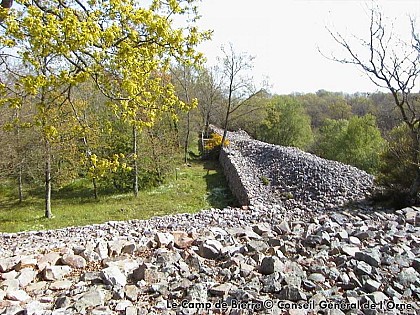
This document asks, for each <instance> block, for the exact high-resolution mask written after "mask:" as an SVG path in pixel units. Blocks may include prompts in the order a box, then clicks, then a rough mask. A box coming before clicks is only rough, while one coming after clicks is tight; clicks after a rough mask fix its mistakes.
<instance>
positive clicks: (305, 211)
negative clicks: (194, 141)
mask: <svg viewBox="0 0 420 315" xmlns="http://www.w3.org/2000/svg"><path fill="white" fill-rule="evenodd" d="M261 154H264V153H263V152H261ZM268 154H269V153H268ZM296 154H299V152H297V153H296ZM309 160H310V159H306V158H302V159H298V160H297V162H296V163H299V161H300V162H301V161H306V162H305V163H309V162H307V161H309ZM315 160H316V159H315ZM339 167H341V166H339ZM349 176H350V177H351V176H352V175H351V174H350V175H349ZM331 180H338V179H336V178H335V179H331ZM348 180H349V181H351V180H352V179H351V178H349V179H348ZM285 185H289V184H285ZM325 185H327V184H325ZM346 185H347V184H346ZM289 186H290V185H289ZM360 187H361V188H360V189H361V191H362V190H363V189H364V188H363V187H364V186H363V185H361V186H360ZM313 189H314V191H313V192H311V193H308V194H307V195H305V194H304V195H302V196H301V195H299V188H296V190H294V191H293V192H292V193H294V194H295V196H294V197H295V198H296V199H297V200H296V201H294V203H293V202H290V200H283V199H282V200H281V203H277V204H275V203H274V202H273V203H271V202H268V203H267V205H264V204H263V203H262V202H261V203H258V202H257V203H256V204H254V205H251V206H249V207H243V208H226V209H210V210H204V211H201V212H200V213H197V214H194V215H192V214H181V215H174V216H166V217H162V218H153V219H151V220H147V221H139V220H132V221H128V222H108V223H106V224H100V225H92V226H86V227H75V228H66V229H61V230H54V231H40V232H25V233H16V234H0V314H28V315H35V314H36V315H38V314H39V315H41V314H42V315H44V314H54V315H61V314H418V313H419V311H420V303H419V301H420V280H419V278H420V277H419V273H420V249H419V248H420V208H416V207H411V208H406V209H403V210H400V211H397V212H387V211H380V212H379V211H377V212H374V211H372V209H369V207H368V206H367V205H365V206H364V207H363V209H362V208H359V209H352V210H350V209H347V208H345V207H342V208H340V209H338V208H337V207H335V208H334V209H331V210H325V209H320V208H313V209H310V207H311V205H313V204H312V203H311V202H312V201H311V200H312V198H318V197H316V196H318V195H317V194H316V190H315V188H313ZM324 195H325V194H324V192H323V193H322V196H324ZM320 196H321V195H320ZM357 196H360V195H357ZM309 197H310V198H311V199H309ZM331 197H332V198H333V197H334V194H332V195H331ZM319 198H321V197H319ZM316 201H317V202H325V201H319V200H316ZM317 205H320V204H319V203H317ZM291 207H295V208H294V209H295V210H296V211H291V209H293V208H291ZM305 207H306V208H305ZM309 209H310V212H309Z"/></svg>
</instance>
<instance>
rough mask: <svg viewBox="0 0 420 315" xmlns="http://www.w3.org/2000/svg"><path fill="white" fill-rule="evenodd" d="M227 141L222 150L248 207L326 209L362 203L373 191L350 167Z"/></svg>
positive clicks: (243, 137)
mask: <svg viewBox="0 0 420 315" xmlns="http://www.w3.org/2000/svg"><path fill="white" fill-rule="evenodd" d="M212 128H213V130H214V131H215V132H218V133H221V132H222V131H221V130H220V129H218V128H216V127H212ZM228 138H229V140H230V142H231V144H230V145H229V146H228V147H227V148H225V149H224V150H225V152H227V154H228V159H229V160H230V162H231V163H233V164H234V165H235V168H236V170H238V173H239V177H240V179H241V182H242V185H243V186H244V187H243V189H244V190H245V191H246V192H247V195H248V197H249V199H250V200H249V203H250V204H253V205H257V204H261V205H267V204H272V205H278V204H283V205H284V206H285V207H286V208H287V209H293V208H294V207H296V206H303V207H304V208H310V209H326V208H328V209H331V208H336V207H337V206H341V205H344V204H346V203H348V202H350V201H352V202H355V201H359V200H363V199H364V198H365V197H366V195H368V194H369V193H370V191H371V190H372V188H373V176H372V175H369V174H367V173H366V172H364V171H361V170H359V169H357V168H355V167H352V166H349V165H346V164H343V163H339V162H336V161H330V160H325V159H322V158H320V157H318V156H316V155H313V154H310V153H306V152H304V151H302V150H299V149H297V148H293V147H282V146H277V145H272V144H268V143H264V142H261V141H257V140H254V139H252V138H251V137H250V136H249V135H248V134H247V133H246V132H244V131H241V132H229V133H228ZM227 176H228V177H229V174H227ZM235 185H236V183H235ZM231 188H232V191H235V190H237V187H231ZM239 199H240V198H239ZM240 201H241V200H240Z"/></svg>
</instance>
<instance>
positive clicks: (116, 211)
mask: <svg viewBox="0 0 420 315" xmlns="http://www.w3.org/2000/svg"><path fill="white" fill-rule="evenodd" d="M16 190H17V189H16V188H15V187H11V186H10V185H9V184H7V183H3V184H0V232H18V231H28V230H45V229H55V228H62V227H66V226H80V225H88V224H93V223H103V222H106V221H115V220H130V219H147V218H150V217H153V216H162V215H167V214H175V213H185V212H188V213H193V212H197V211H199V210H201V209H206V208H211V207H215V208H222V207H225V206H228V205H232V204H234V203H235V201H234V198H233V197H232V195H231V193H230V191H229V189H228V188H227V185H226V181H225V178H224V176H223V173H222V171H221V169H220V168H219V166H218V164H217V163H216V162H208V161H207V162H202V161H198V160H197V161H194V162H192V163H191V166H180V167H179V168H178V169H177V172H176V174H175V173H174V174H172V175H171V176H169V177H168V180H167V181H166V182H165V183H164V184H162V185H161V186H159V187H155V188H151V189H148V190H144V191H141V192H140V193H139V196H138V197H137V198H135V197H134V196H133V195H132V193H127V194H118V195H116V194H112V195H106V196H101V197H100V198H99V200H95V199H94V198H93V197H92V191H91V188H90V183H89V182H87V181H85V180H77V181H74V182H73V183H71V184H69V185H68V186H66V187H63V188H62V189H61V190H59V191H57V192H54V194H53V200H52V212H53V216H54V217H53V218H52V219H45V218H44V200H43V194H42V191H40V190H39V189H38V190H37V191H32V192H31V193H30V192H29V191H27V192H26V193H25V200H24V202H23V203H19V202H18V200H17V191H16Z"/></svg>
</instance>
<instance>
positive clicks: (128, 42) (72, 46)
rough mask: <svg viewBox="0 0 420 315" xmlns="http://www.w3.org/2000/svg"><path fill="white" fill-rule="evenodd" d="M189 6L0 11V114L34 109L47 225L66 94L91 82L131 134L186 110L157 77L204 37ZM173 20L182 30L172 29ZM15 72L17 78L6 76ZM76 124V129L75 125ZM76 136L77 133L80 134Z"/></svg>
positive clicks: (126, 1) (57, 0)
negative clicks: (9, 81)
mask: <svg viewBox="0 0 420 315" xmlns="http://www.w3.org/2000/svg"><path fill="white" fill-rule="evenodd" d="M194 2H196V1H195V0H168V1H160V0H153V1H152V2H151V4H150V6H148V7H144V6H142V5H141V4H140V3H139V2H138V1H135V0H73V1H63V0H45V1H41V0H21V1H16V4H18V5H14V7H13V8H12V9H10V10H8V12H7V14H6V15H5V13H4V10H2V12H1V14H2V17H4V20H3V22H2V28H1V29H0V67H2V68H3V69H2V70H5V71H7V72H10V73H12V75H13V76H14V77H15V78H16V80H15V84H14V85H13V86H8V85H6V84H4V83H3V82H4V81H3V78H1V77H0V92H1V93H2V94H3V97H2V99H1V101H0V106H2V105H6V106H7V105H8V106H15V107H21V106H23V105H24V103H23V102H22V101H21V100H22V99H25V98H30V99H31V100H32V102H34V103H35V104H36V113H35V114H34V116H33V117H34V118H33V122H32V125H33V126H34V127H35V128H36V129H37V130H38V131H39V132H40V137H41V138H42V140H43V143H44V149H45V150H44V151H45V216H46V217H48V218H49V217H51V215H52V214H51V158H52V155H53V152H52V147H53V143H55V142H59V141H61V135H60V133H61V126H62V124H63V122H64V121H66V122H67V121H69V118H68V115H70V114H71V113H72V114H73V118H74V119H73V120H72V123H77V117H78V108H77V106H75V103H74V102H72V91H74V90H75V89H77V87H78V86H79V85H80V84H82V83H84V82H86V81H88V80H92V81H93V82H94V83H95V87H96V89H98V90H99V91H100V92H101V93H102V94H103V95H105V96H106V97H107V98H108V99H109V100H110V104H111V105H112V106H113V108H114V110H115V112H116V113H117V114H118V116H119V117H120V118H121V119H125V120H127V121H130V122H131V123H132V124H133V125H135V126H136V127H137V128H142V127H145V126H151V125H153V124H154V122H155V121H157V120H158V119H159V117H160V116H161V114H162V113H165V112H173V113H175V108H182V109H186V110H188V108H189V104H185V103H183V102H180V101H179V100H178V98H177V96H176V94H175V89H174V87H173V86H172V85H171V84H163V83H162V74H165V73H167V72H168V67H169V64H170V62H171V61H173V60H174V59H175V60H177V61H178V62H181V63H186V64H192V63H198V62H200V61H201V59H202V55H201V54H200V53H198V52H197V51H196V49H195V47H196V46H197V44H199V43H200V42H201V41H203V40H205V39H207V38H208V37H209V33H208V32H201V31H199V30H198V28H197V27H196V23H195V22H196V21H197V19H198V14H197V8H196V6H195V4H194ZM176 16H185V17H187V18H188V21H187V22H188V23H186V25H185V26H182V27H175V26H174V22H173V21H174V19H175V17H176ZM16 63H18V64H21V65H23V66H24V68H25V71H21V72H19V73H16V72H14V70H13V67H12V65H13V64H16ZM79 123H80V122H79ZM80 129H83V128H80Z"/></svg>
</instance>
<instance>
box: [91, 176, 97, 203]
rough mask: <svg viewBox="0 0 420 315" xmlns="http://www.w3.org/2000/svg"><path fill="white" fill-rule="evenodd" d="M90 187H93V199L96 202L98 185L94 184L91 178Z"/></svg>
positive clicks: (94, 180) (94, 179)
mask: <svg viewBox="0 0 420 315" xmlns="http://www.w3.org/2000/svg"><path fill="white" fill-rule="evenodd" d="M92 185H93V197H94V198H95V200H98V183H97V182H96V178H95V177H94V178H92Z"/></svg>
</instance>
